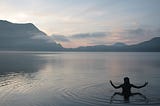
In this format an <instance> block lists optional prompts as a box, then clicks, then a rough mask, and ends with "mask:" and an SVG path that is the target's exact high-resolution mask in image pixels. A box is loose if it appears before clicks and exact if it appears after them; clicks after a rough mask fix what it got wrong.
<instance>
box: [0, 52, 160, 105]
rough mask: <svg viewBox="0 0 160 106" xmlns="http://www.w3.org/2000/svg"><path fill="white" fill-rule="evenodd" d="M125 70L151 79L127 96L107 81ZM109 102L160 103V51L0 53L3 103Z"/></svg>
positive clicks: (119, 79)
mask: <svg viewBox="0 0 160 106" xmlns="http://www.w3.org/2000/svg"><path fill="white" fill-rule="evenodd" d="M126 76H128V77H129V78H130V81H131V83H133V84H135V85H142V84H144V83H145V82H146V81H147V82H149V84H148V85H147V86H146V87H145V88H142V89H134V88H133V89H132V92H139V93H141V94H142V95H135V96H133V97H130V100H129V101H127V102H126V101H124V100H123V97H122V96H120V95H115V96H114V97H113V94H114V93H115V92H121V89H117V90H115V89H114V88H113V87H112V86H111V85H110V83H109V80H112V81H113V83H114V84H116V85H119V84H121V83H123V78H124V77H126ZM111 98H112V99H111ZM108 105H112V106H114V105H118V106H119V105H120V106H121V105H122V106H124V105H151V106H152V105H160V53H122V52H121V53H115V52H95V53H93V52H86V53H84V52H80V53H79V52H77V53H74V52H28V53H24V52H23V53H22V52H13V53H10V52H8V53H4V52H1V53H0V106H108Z"/></svg>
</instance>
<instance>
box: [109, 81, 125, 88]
mask: <svg viewBox="0 0 160 106" xmlns="http://www.w3.org/2000/svg"><path fill="white" fill-rule="evenodd" d="M110 83H111V85H112V86H113V87H114V88H115V89H118V88H121V87H122V85H119V86H115V85H114V84H113V83H112V81H111V80H110Z"/></svg>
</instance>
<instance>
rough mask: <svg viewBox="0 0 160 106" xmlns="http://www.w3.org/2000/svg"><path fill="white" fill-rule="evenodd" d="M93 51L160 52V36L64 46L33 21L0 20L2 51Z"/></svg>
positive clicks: (0, 46)
mask: <svg viewBox="0 0 160 106" xmlns="http://www.w3.org/2000/svg"><path fill="white" fill-rule="evenodd" d="M6 50H8V51H77V52H78V51H86V52H87V51H88V52H89V51H91V52H98V51H100V52H160V37H155V38H152V39H151V40H149V41H145V42H141V43H138V44H134V45H127V44H125V43H121V42H117V43H115V44H113V45H96V46H83V47H78V48H63V47H62V46H61V44H57V43H56V42H55V41H52V40H51V39H50V37H49V36H47V34H45V33H44V32H42V31H40V30H39V29H38V28H37V27H36V26H35V25H33V24H32V23H26V24H17V23H11V22H8V21H4V20H0V51H6Z"/></svg>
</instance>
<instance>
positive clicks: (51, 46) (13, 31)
mask: <svg viewBox="0 0 160 106" xmlns="http://www.w3.org/2000/svg"><path fill="white" fill-rule="evenodd" d="M62 49H63V47H62V46H61V45H60V44H56V43H55V42H51V41H50V39H49V37H48V36H47V35H46V34H45V33H44V32H42V31H40V30H39V29H38V28H37V27H36V26H34V25H33V24H32V23H26V24H15V23H11V22H8V21H4V20H0V50H28V51H55V50H62Z"/></svg>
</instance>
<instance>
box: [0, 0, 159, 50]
mask: <svg viewBox="0 0 160 106" xmlns="http://www.w3.org/2000/svg"><path fill="white" fill-rule="evenodd" d="M159 10H160V0H0V11H1V13H0V20H7V21H10V22H13V23H33V24H34V25H35V26H37V27H38V28H39V29H40V30H41V31H43V32H45V33H46V34H47V35H48V36H49V37H50V39H53V41H56V42H57V43H60V44H62V46H63V47H66V48H75V47H79V46H93V45H110V44H114V43H116V42H123V43H126V44H128V45H130V44H135V43H139V42H142V41H146V40H149V39H151V38H153V37H157V36H160V12H159Z"/></svg>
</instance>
